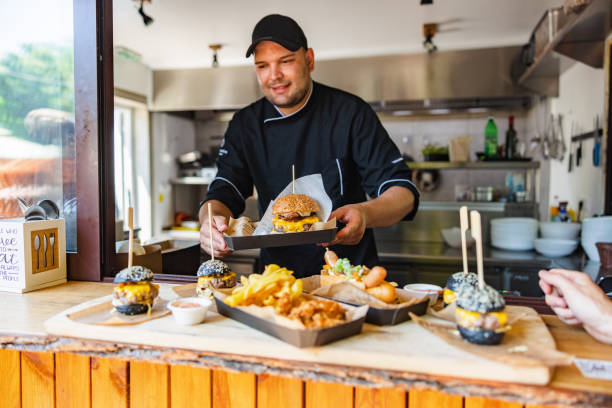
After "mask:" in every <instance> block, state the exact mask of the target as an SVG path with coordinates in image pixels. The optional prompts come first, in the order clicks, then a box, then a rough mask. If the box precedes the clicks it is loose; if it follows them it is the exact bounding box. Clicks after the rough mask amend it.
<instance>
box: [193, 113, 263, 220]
mask: <svg viewBox="0 0 612 408" xmlns="http://www.w3.org/2000/svg"><path fill="white" fill-rule="evenodd" d="M240 129H241V127H240V122H239V120H238V119H237V118H236V116H234V118H233V119H232V120H231V121H230V123H229V126H228V128H227V132H226V133H225V138H224V139H223V142H222V143H221V148H220V149H219V155H218V156H217V175H216V176H215V178H214V180H213V181H212V182H211V183H210V185H209V186H208V192H207V193H206V198H205V200H204V201H203V202H202V203H204V202H206V201H209V200H218V201H221V202H222V203H223V204H225V205H226V206H227V207H228V208H229V209H230V211H231V212H232V215H233V216H234V217H235V218H237V217H238V216H239V215H240V214H241V213H242V212H243V211H244V207H245V204H244V201H245V200H246V199H247V198H248V197H249V196H250V195H251V194H252V192H253V179H252V178H251V174H250V172H249V170H248V164H247V161H246V159H245V155H244V149H243V144H242V139H241V131H240Z"/></svg>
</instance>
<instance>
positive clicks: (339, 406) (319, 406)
mask: <svg viewBox="0 0 612 408" xmlns="http://www.w3.org/2000/svg"><path fill="white" fill-rule="evenodd" d="M305 406H306V408H353V387H351V386H349V385H344V384H339V383H328V382H313V381H308V382H307V383H306V404H305Z"/></svg>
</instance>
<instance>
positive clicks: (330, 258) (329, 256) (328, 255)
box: [325, 248, 338, 267]
mask: <svg viewBox="0 0 612 408" xmlns="http://www.w3.org/2000/svg"><path fill="white" fill-rule="evenodd" d="M336 262H338V255H336V253H335V252H334V251H330V250H329V248H325V263H326V264H328V265H329V266H332V267H333V266H334V265H335V264H336Z"/></svg>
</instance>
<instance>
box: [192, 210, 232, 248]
mask: <svg viewBox="0 0 612 408" xmlns="http://www.w3.org/2000/svg"><path fill="white" fill-rule="evenodd" d="M226 208H227V207H226ZM215 209H218V207H217V206H215V205H214V204H213V206H212V214H213V216H212V246H213V250H214V254H215V257H217V258H223V257H226V256H228V255H230V254H231V253H232V252H233V251H232V250H231V249H230V248H228V246H227V244H226V243H225V240H224V239H223V232H224V231H227V229H228V226H227V223H228V220H229V217H228V216H227V215H220V214H218V213H215ZM228 211H229V210H228ZM221 212H225V211H224V209H223V208H221ZM200 225H201V227H200V246H201V247H202V248H203V249H204V251H206V253H207V254H209V255H212V254H211V250H210V231H211V229H210V228H209V223H208V207H207V206H206V205H203V206H202V208H200Z"/></svg>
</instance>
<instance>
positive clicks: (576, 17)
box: [513, 0, 612, 96]
mask: <svg viewBox="0 0 612 408" xmlns="http://www.w3.org/2000/svg"><path fill="white" fill-rule="evenodd" d="M611 9H612V2H611V1H610V0H571V1H566V2H565V5H564V7H558V8H553V9H549V10H547V11H546V12H545V13H544V15H543V16H542V18H541V19H540V21H539V22H538V24H537V25H536V27H535V28H534V30H533V32H532V35H531V38H530V41H529V43H528V44H527V45H525V47H523V51H522V53H521V56H520V57H519V58H517V60H515V62H514V63H513V78H514V79H515V81H516V83H517V84H519V85H521V86H524V87H526V88H529V89H531V90H533V91H536V92H538V93H542V94H546V95H549V96H557V95H558V77H559V74H560V58H559V54H560V55H565V56H567V57H569V58H571V59H573V60H576V61H580V62H582V63H584V64H587V65H590V66H592V67H593V68H602V67H603V63H604V44H605V40H606V37H607V36H608V34H609V33H610V30H611V27H612V13H611Z"/></svg>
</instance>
